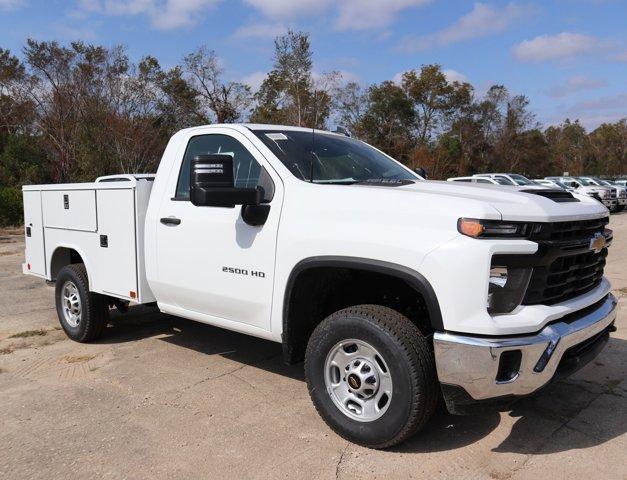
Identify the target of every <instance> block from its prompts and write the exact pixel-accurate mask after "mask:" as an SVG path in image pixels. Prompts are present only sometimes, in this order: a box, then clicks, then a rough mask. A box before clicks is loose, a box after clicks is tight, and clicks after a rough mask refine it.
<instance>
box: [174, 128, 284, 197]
mask: <svg viewBox="0 0 627 480" xmlns="http://www.w3.org/2000/svg"><path fill="white" fill-rule="evenodd" d="M211 153H220V154H223V155H231V156H232V157H233V178H234V179H235V187H236V188H255V187H256V186H261V187H263V189H264V201H270V200H272V196H273V195H274V183H273V182H272V179H271V178H270V175H268V173H267V172H266V171H265V170H264V169H263V168H262V167H261V165H259V163H258V162H257V160H255V158H254V157H253V156H252V154H251V153H250V152H249V151H248V149H247V148H246V147H244V145H242V144H241V143H240V142H239V141H238V140H236V139H235V138H233V137H230V136H229V135H222V134H208V135H198V136H195V137H192V138H191V139H190V140H189V143H188V144H187V148H186V149H185V156H184V157H183V162H182V163H181V170H180V172H179V178H178V182H177V184H176V196H175V199H176V200H189V188H190V164H191V162H192V159H193V158H194V157H195V156H196V155H203V154H211Z"/></svg>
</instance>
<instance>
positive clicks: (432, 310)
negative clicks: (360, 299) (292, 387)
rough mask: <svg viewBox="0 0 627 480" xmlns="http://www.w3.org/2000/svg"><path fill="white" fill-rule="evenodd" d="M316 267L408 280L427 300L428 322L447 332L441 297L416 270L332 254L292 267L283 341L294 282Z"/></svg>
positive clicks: (284, 308) (310, 258) (285, 305)
mask: <svg viewBox="0 0 627 480" xmlns="http://www.w3.org/2000/svg"><path fill="white" fill-rule="evenodd" d="M317 267H341V268H354V269H356V270H367V271H370V272H376V273H382V274H386V275H390V276H393V277H397V278H400V279H402V280H405V282H407V283H408V284H409V285H410V286H411V287H412V288H414V289H415V290H416V291H417V292H418V293H420V294H421V295H422V297H423V298H424V300H425V303H426V307H427V311H428V312H429V320H430V322H431V326H432V327H433V329H434V330H444V324H443V322H442V311H441V310H440V303H439V302H438V297H437V295H436V294H435V291H434V290H433V287H432V286H431V284H430V283H429V281H428V280H427V279H426V278H425V277H424V276H423V275H421V274H420V273H418V272H417V271H415V270H412V269H411V268H408V267H406V266H404V265H398V264H396V263H391V262H384V261H382V260H373V259H370V258H360V257H345V256H332V255H331V256H318V257H309V258H305V259H303V260H301V261H300V262H298V263H297V264H296V265H295V266H294V268H292V271H291V272H290V275H289V277H288V280H287V285H286V287H285V293H284V297H283V325H282V326H283V334H282V335H281V336H282V337H283V341H285V332H287V331H288V319H289V308H290V298H291V296H292V290H293V288H294V283H295V282H296V279H297V278H298V276H299V275H300V274H301V273H302V272H304V271H305V270H309V269H311V268H317Z"/></svg>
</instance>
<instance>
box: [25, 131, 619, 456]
mask: <svg viewBox="0 0 627 480" xmlns="http://www.w3.org/2000/svg"><path fill="white" fill-rule="evenodd" d="M23 198H24V221H25V235H26V252H25V257H26V258H25V262H24V264H23V271H24V273H26V274H30V275H34V276H36V277H39V278H41V279H42V280H47V281H49V282H54V283H55V301H56V308H57V316H58V318H59V322H60V324H61V327H62V328H63V330H64V331H65V332H66V334H67V335H68V337H70V338H71V339H73V340H75V341H78V342H89V341H91V340H95V339H96V338H98V337H99V336H100V335H103V334H104V335H106V327H107V322H108V318H109V309H110V308H111V307H118V308H119V309H120V310H121V311H124V310H125V309H126V306H127V305H128V304H129V303H134V304H147V303H148V304H156V306H157V307H158V308H159V309H160V310H161V311H162V312H164V313H168V314H171V315H176V316H179V317H183V318H187V319H191V320H195V321H199V322H202V323H206V324H209V325H214V326H217V327H221V328H226V329H229V330H234V331H238V332H241V333H245V334H248V335H253V336H256V337H260V338H264V339H267V340H271V341H274V342H278V343H280V344H281V345H282V350H283V358H284V360H285V362H287V363H297V362H301V361H303V360H304V372H305V379H306V382H307V388H308V390H309V394H310V396H311V399H312V401H313V403H314V405H315V407H316V409H317V411H318V412H319V413H320V415H321V417H322V418H323V419H324V421H325V422H326V423H327V424H328V425H329V426H330V427H331V428H332V429H333V430H334V431H336V432H337V433H338V434H340V435H342V436H343V437H344V438H346V439H348V440H350V441H352V442H356V443H358V444H361V445H365V446H368V447H372V448H385V447H390V446H392V445H396V444H398V443H399V442H402V441H403V440H405V439H407V438H409V437H410V436H411V435H413V434H414V433H416V432H417V431H418V430H420V429H421V428H422V427H423V426H424V425H425V424H426V422H427V421H428V420H429V418H430V417H431V415H432V414H433V412H434V411H435V408H436V405H437V403H438V400H439V399H440V398H442V397H443V399H444V401H445V403H446V406H447V408H448V409H449V411H450V412H452V413H457V414H463V413H473V411H474V410H475V409H485V408H486V406H487V405H492V406H493V407H496V408H499V407H500V408H502V406H503V403H504V402H509V401H512V400H514V399H516V398H519V397H521V396H524V395H528V394H531V393H533V392H535V391H537V390H538V389H540V388H542V387H544V386H545V385H547V384H549V383H550V382H551V381H552V380H555V379H558V378H562V377H564V376H567V375H569V374H570V373H572V372H574V371H576V370H577V369H579V368H581V367H582V366H583V365H585V364H586V363H588V362H590V361H591V360H592V359H593V358H594V357H595V356H596V355H597V354H598V353H599V352H600V351H601V350H602V348H603V347H604V346H605V344H606V343H607V342H608V339H609V335H610V332H613V331H615V327H614V320H615V318H616V307H617V300H616V298H615V297H614V296H613V295H612V293H611V285H610V283H609V282H608V280H607V279H606V278H605V277H604V274H603V272H604V268H605V262H606V257H607V254H608V247H609V246H610V244H611V242H612V238H613V235H612V231H611V230H609V229H608V228H606V227H607V224H608V222H609V218H608V212H607V210H606V209H605V208H604V207H603V206H602V205H600V204H599V203H598V202H597V201H595V200H593V199H591V198H589V197H585V196H582V195H577V196H573V195H571V194H570V193H568V192H564V191H557V190H548V189H545V190H532V191H531V190H530V191H527V192H526V193H521V192H520V191H519V189H518V188H517V187H516V188H512V187H506V186H500V185H493V186H489V187H486V186H485V185H479V184H476V183H473V184H465V185H462V184H459V183H456V182H436V181H424V180H422V179H421V178H420V177H418V176H417V175H416V174H415V173H414V172H412V171H411V170H409V169H408V168H406V167H405V166H404V165H402V164H400V163H398V162H396V161H395V160H394V159H392V158H391V157H389V156H387V155H385V154H384V153H382V152H381V151H379V150H377V149H375V148H373V147H371V146H369V145H367V144H366V143H364V142H361V141H358V140H356V139H352V138H348V137H346V136H344V135H338V134H334V133H330V132H325V131H321V130H315V131H312V130H311V129H305V128H296V127H285V126H276V125H254V124H229V125H205V126H200V127H194V128H188V129H185V130H181V131H179V132H178V133H176V134H175V135H174V136H173V137H172V138H171V139H170V141H169V143H168V145H167V147H166V149H165V151H164V153H163V156H162V158H161V162H160V164H159V169H158V171H157V174H156V176H154V177H153V176H145V175H115V176H111V177H103V178H100V179H98V181H97V182H92V183H79V184H60V185H29V186H24V187H23ZM180 368H181V369H182V370H183V369H185V365H183V364H182V365H180ZM277 388H280V387H279V386H277ZM233 401H236V399H233ZM224 408H229V406H228V405H224Z"/></svg>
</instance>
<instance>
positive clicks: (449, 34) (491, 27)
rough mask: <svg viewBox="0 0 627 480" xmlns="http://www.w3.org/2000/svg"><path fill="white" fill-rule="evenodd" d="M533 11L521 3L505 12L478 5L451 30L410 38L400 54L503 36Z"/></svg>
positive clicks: (402, 46)
mask: <svg viewBox="0 0 627 480" xmlns="http://www.w3.org/2000/svg"><path fill="white" fill-rule="evenodd" d="M532 11H533V9H532V8H531V7H528V6H524V5H521V4H518V3H509V4H507V5H505V6H504V7H502V8H499V7H495V6H490V5H486V4H485V3H479V2H478V3H475V4H474V6H473V8H472V10H471V11H470V12H469V13H467V14H466V15H463V16H462V17H460V18H459V19H458V20H457V21H456V22H454V23H453V24H451V25H449V26H448V27H446V28H444V29H442V30H440V31H438V32H435V33H431V34H428V35H409V36H407V37H405V38H404V39H403V40H402V41H401V44H400V48H401V50H405V51H408V52H415V51H421V50H427V49H429V48H435V47H445V46H447V45H451V44H453V43H458V42H462V41H464V40H469V39H472V38H480V37H485V36H488V35H491V34H493V33H498V32H502V31H504V30H505V29H507V28H508V27H509V26H510V25H511V24H512V23H513V22H514V21H515V20H518V19H520V18H521V17H524V16H525V15H528V14H529V13H531V12H532Z"/></svg>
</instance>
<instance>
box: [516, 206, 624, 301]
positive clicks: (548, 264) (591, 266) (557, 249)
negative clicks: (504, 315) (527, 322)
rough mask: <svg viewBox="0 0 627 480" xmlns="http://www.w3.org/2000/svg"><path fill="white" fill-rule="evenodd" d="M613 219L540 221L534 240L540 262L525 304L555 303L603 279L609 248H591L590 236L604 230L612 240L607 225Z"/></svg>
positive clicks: (595, 285)
mask: <svg viewBox="0 0 627 480" xmlns="http://www.w3.org/2000/svg"><path fill="white" fill-rule="evenodd" d="M608 221H609V219H608V218H607V217H606V218H599V219H594V220H582V221H574V222H556V223H551V224H540V227H539V228H537V229H536V230H535V231H534V233H533V235H532V236H531V240H534V241H537V242H538V244H539V246H538V254H537V256H538V259H539V260H538V262H537V263H536V264H535V265H534V267H533V273H532V274H531V279H530V281H529V286H528V287H527V292H526V294H525V297H524V299H523V302H522V304H523V305H535V304H543V305H553V304H555V303H560V302H563V301H566V300H569V299H571V298H575V297H577V296H579V295H583V294H584V293H586V292H588V291H590V290H592V289H594V288H595V287H597V286H598V285H599V284H600V283H601V279H602V278H603V270H604V268H605V262H606V257H607V248H603V249H602V250H601V251H599V252H594V251H593V250H590V240H591V239H592V238H593V236H594V235H595V234H596V233H601V234H603V235H604V236H605V238H606V240H607V241H608V243H609V242H611V239H612V233H611V231H610V230H606V229H605V225H607V223H608Z"/></svg>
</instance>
